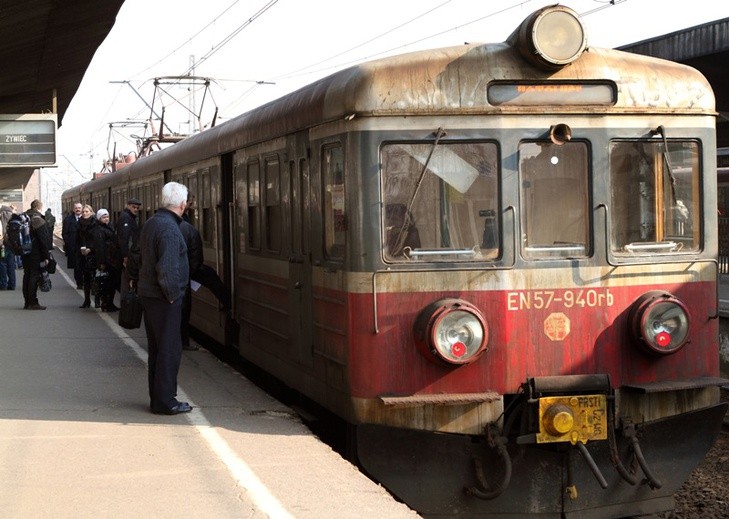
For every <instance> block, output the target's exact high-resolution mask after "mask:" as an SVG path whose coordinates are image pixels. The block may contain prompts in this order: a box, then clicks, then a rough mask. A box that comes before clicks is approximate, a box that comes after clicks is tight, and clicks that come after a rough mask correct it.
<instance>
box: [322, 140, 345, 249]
mask: <svg viewBox="0 0 729 519" xmlns="http://www.w3.org/2000/svg"><path fill="white" fill-rule="evenodd" d="M322 168H323V171H322V173H323V177H324V246H325V252H326V255H327V258H330V259H343V258H344V250H345V244H346V234H347V211H346V196H345V190H344V153H343V152H342V148H341V146H332V147H326V148H324V150H323V152H322Z"/></svg>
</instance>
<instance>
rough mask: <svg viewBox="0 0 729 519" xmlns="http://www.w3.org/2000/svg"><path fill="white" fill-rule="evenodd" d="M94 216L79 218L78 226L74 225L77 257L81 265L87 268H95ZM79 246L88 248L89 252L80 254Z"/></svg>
mask: <svg viewBox="0 0 729 519" xmlns="http://www.w3.org/2000/svg"><path fill="white" fill-rule="evenodd" d="M97 223H98V222H97V221H96V217H95V216H94V215H91V216H89V217H88V218H79V219H78V226H77V227H76V250H77V251H79V255H78V256H77V257H78V258H80V259H81V265H82V266H84V267H86V268H89V269H95V268H96V254H95V250H94V232H95V229H96V225H97ZM81 247H86V248H87V249H90V250H91V252H90V253H89V254H87V255H86V256H83V255H81V253H80V250H81Z"/></svg>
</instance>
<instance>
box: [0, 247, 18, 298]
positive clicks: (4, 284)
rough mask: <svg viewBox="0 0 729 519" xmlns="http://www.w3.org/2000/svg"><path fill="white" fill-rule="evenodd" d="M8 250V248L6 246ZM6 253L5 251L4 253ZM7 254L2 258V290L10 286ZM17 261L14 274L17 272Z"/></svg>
mask: <svg viewBox="0 0 729 519" xmlns="http://www.w3.org/2000/svg"><path fill="white" fill-rule="evenodd" d="M6 250H8V249H7V248H6ZM3 254H4V253H3ZM6 259H7V256H4V255H3V256H2V258H0V290H5V289H6V288H8V264H7V261H6ZM14 263H15V262H13V274H14V273H15V264H14Z"/></svg>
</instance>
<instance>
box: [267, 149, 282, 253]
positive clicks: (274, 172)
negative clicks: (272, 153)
mask: <svg viewBox="0 0 729 519" xmlns="http://www.w3.org/2000/svg"><path fill="white" fill-rule="evenodd" d="M265 165H266V166H265V167H266V170H265V175H266V179H265V182H266V223H265V225H266V246H267V247H268V250H270V251H274V252H279V251H281V233H282V231H283V224H282V220H283V211H282V210H281V189H280V188H281V168H280V163H279V161H278V158H268V159H266V162H265Z"/></svg>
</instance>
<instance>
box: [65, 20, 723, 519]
mask: <svg viewBox="0 0 729 519" xmlns="http://www.w3.org/2000/svg"><path fill="white" fill-rule="evenodd" d="M715 115H716V114H715V111H714V97H713V93H712V91H711V88H710V86H709V85H708V83H707V82H706V80H705V78H703V76H701V75H700V74H699V73H697V72H696V71H695V70H693V69H691V68H688V67H685V66H682V65H679V64H675V63H671V62H667V61H663V60H657V59H652V58H647V57H641V56H637V55H631V54H626V53H623V52H619V51H615V50H609V49H600V48H592V47H587V46H586V38H585V34H584V29H583V27H582V25H581V23H580V21H579V18H578V17H577V15H575V13H574V12H572V11H571V10H569V9H568V8H565V7H560V6H553V7H549V8H545V9H542V10H539V11H537V12H535V13H533V14H532V15H531V16H530V17H528V18H527V20H525V22H524V23H523V24H522V25H521V26H520V27H519V28H518V29H517V30H516V31H515V32H514V34H513V35H512V36H511V37H510V38H509V40H508V41H507V42H504V43H498V44H478V45H477V44H469V45H464V46H460V47H454V48H446V49H438V50H432V51H427V52H415V53H410V54H405V55H401V56H396V57H391V58H385V59H380V60H377V61H373V62H369V63H364V64H361V65H357V66H354V67H351V68H349V69H347V70H343V71H341V72H337V73H335V74H333V75H331V76H329V77H327V78H325V79H322V80H319V81H317V82H315V83H313V84H311V85H309V86H307V87H304V88H303V89H301V90H299V91H297V92H294V93H292V94H290V95H287V96H285V97H283V98H281V99H279V100H276V101H273V102H271V103H269V104H266V105H264V106H262V107H260V108H257V109H255V110H252V111H251V112H248V113H246V114H243V115H241V116H239V117H237V118H235V119H232V120H230V121H228V122H226V123H224V124H221V125H219V126H217V127H215V128H213V129H210V130H207V131H205V132H203V133H201V134H198V135H196V136H193V137H190V138H188V139H185V140H183V141H182V142H180V143H178V144H175V145H174V146H172V147H170V148H167V149H164V150H162V151H159V152H156V153H154V154H152V155H151V156H149V157H145V158H143V159H140V160H138V161H136V162H135V163H133V164H131V165H129V166H127V167H126V168H124V169H122V170H120V171H118V172H115V173H113V174H109V175H106V176H105V177H102V178H99V179H96V180H93V181H90V182H88V183H85V184H83V185H80V186H77V187H75V188H73V189H70V190H68V191H66V192H65V193H64V195H63V204H64V208H65V209H68V208H70V206H71V204H72V203H73V202H74V201H77V200H82V201H83V202H88V203H91V204H92V205H93V206H94V208H98V207H102V206H103V207H107V208H108V209H109V210H110V212H111V213H112V215H113V217H118V214H119V212H120V211H121V210H122V209H123V207H124V202H125V200H126V199H127V198H128V197H130V196H136V197H138V198H140V199H141V200H142V201H143V202H144V205H143V208H142V211H141V219H142V221H144V219H145V218H148V217H149V216H150V215H151V214H152V212H153V211H154V210H155V208H156V207H157V202H158V196H159V191H160V188H161V187H162V185H163V184H164V183H165V182H167V181H171V180H174V181H178V182H182V183H184V184H186V185H187V186H188V187H189V189H190V191H191V193H192V194H193V195H195V196H196V202H197V204H196V205H197V211H196V214H195V222H194V223H195V225H196V227H197V228H198V229H199V230H200V231H201V234H202V238H203V241H204V245H205V261H206V263H207V264H208V265H210V266H211V267H213V268H215V269H216V270H217V271H218V273H219V274H220V276H221V278H222V279H223V280H224V281H225V283H226V285H227V286H228V287H229V290H230V294H231V296H232V299H233V301H234V309H233V316H234V318H235V320H236V321H237V323H238V325H239V328H238V329H237V331H236V333H232V334H231V333H230V330H231V327H229V326H226V322H225V317H224V315H223V314H222V313H221V312H219V311H218V305H217V302H216V300H215V299H214V298H213V296H212V295H211V294H210V293H209V292H207V291H206V290H205V289H201V290H200V291H199V292H197V293H196V294H195V300H194V302H193V317H192V321H193V324H194V325H195V326H196V327H197V328H198V329H199V330H200V331H202V332H204V333H205V334H207V335H208V336H210V337H212V338H214V339H216V340H217V341H219V342H221V343H224V344H227V345H229V346H231V347H235V348H237V349H238V350H239V352H240V354H241V355H242V356H243V357H244V358H245V359H247V360H249V361H251V362H253V363H255V364H257V365H259V366H261V367H262V368H263V369H265V370H266V371H268V372H270V373H272V374H273V375H275V376H276V377H277V378H279V379H280V380H282V381H283V382H285V383H286V384H287V385H289V386H291V387H292V388H295V389H296V390H298V391H300V392H301V393H303V394H304V395H306V396H308V397H310V398H311V399H313V400H314V401H316V402H318V403H319V404H321V405H323V406H325V407H326V408H328V409H330V410H332V411H333V412H334V413H336V414H337V415H339V416H341V417H342V418H344V419H345V420H346V421H347V422H348V423H350V424H352V425H353V426H354V428H353V429H355V432H356V443H355V447H356V450H357V454H358V459H359V461H360V463H361V465H362V466H363V467H364V469H365V470H366V471H367V472H368V473H369V474H371V475H372V476H373V477H375V478H376V479H377V480H379V481H380V482H382V484H383V485H384V486H386V487H387V488H388V489H390V490H391V491H392V492H393V493H394V494H395V495H396V496H398V497H399V498H400V499H402V500H403V501H404V502H406V503H407V504H409V505H410V506H411V507H412V508H414V509H415V510H417V511H418V512H419V513H421V514H422V515H424V516H433V517H439V516H452V515H459V516H463V517H469V516H472V517H482V516H483V517H498V516H509V517H523V516H529V515H534V516H538V517H581V518H582V517H622V516H627V515H636V514H641V513H651V512H657V511H660V510H666V509H670V508H672V507H673V505H674V502H673V497H672V496H673V494H674V493H675V492H676V491H677V489H678V488H679V487H680V485H681V484H682V482H683V481H684V480H685V479H686V478H687V477H688V475H689V474H690V472H691V470H692V469H693V468H694V467H695V466H696V465H697V464H698V463H699V462H700V460H701V459H702V458H703V456H704V455H705V453H706V452H707V450H708V449H709V448H710V446H711V444H712V442H713V441H714V439H715V437H716V435H717V434H718V431H719V429H720V424H721V418H722V416H723V415H724V414H725V412H726V406H725V405H724V404H720V398H719V386H720V385H722V384H725V383H726V382H727V381H725V380H722V379H721V378H719V359H718V339H717V333H718V319H717V317H718V315H717V260H716V257H717V238H716V229H717V215H716V205H717V200H716V175H715V170H716V156H715V148H716V145H715V129H714V128H715V127H714V125H715ZM226 330H227V331H228V333H226Z"/></svg>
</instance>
